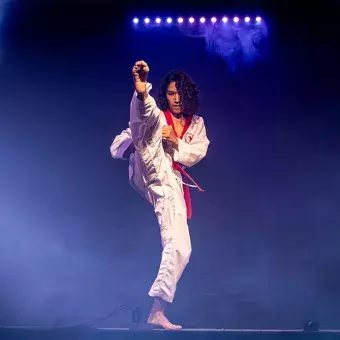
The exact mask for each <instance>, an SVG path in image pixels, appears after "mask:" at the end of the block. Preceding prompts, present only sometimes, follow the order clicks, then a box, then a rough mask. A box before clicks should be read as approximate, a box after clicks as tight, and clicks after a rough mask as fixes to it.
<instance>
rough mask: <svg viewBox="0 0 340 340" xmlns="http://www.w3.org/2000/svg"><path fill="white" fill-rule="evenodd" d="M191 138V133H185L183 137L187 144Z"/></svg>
mask: <svg viewBox="0 0 340 340" xmlns="http://www.w3.org/2000/svg"><path fill="white" fill-rule="evenodd" d="M192 138H193V135H192V134H191V133H187V134H186V135H185V137H184V141H185V142H186V143H188V144H189V143H190V142H191V141H192Z"/></svg>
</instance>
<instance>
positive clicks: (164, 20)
mask: <svg viewBox="0 0 340 340" xmlns="http://www.w3.org/2000/svg"><path fill="white" fill-rule="evenodd" d="M241 19H242V18H240V17H238V16H234V17H232V22H233V23H234V24H240V23H241ZM242 20H243V21H244V22H245V23H247V24H260V23H261V21H262V18H261V17H260V16H256V17H253V18H251V17H250V16H245V17H244V18H243V19H242ZM196 21H197V22H198V23H199V24H209V21H210V22H211V23H212V24H215V23H216V24H217V23H223V24H226V23H228V22H229V18H228V17H227V16H223V17H220V18H219V17H215V16H213V17H211V18H210V19H209V20H207V18H206V17H204V16H201V17H198V18H197V20H196V18H195V17H193V16H191V17H188V18H184V17H177V18H175V20H174V19H173V18H171V17H164V18H161V17H155V18H154V19H152V20H151V19H150V18H149V17H145V18H144V19H143V20H140V18H137V17H134V18H133V19H132V22H133V24H134V25H135V26H138V25H139V24H141V25H143V24H144V25H147V26H150V27H152V26H153V25H154V24H153V25H152V24H151V22H153V23H156V24H157V26H160V25H161V24H162V23H163V24H167V25H169V24H176V23H178V24H185V23H189V24H190V25H194V24H195V23H196Z"/></svg>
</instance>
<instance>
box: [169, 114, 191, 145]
mask: <svg viewBox="0 0 340 340" xmlns="http://www.w3.org/2000/svg"><path fill="white" fill-rule="evenodd" d="M164 115H165V119H166V122H167V124H168V125H170V126H172V128H173V130H174V132H175V134H176V137H177V138H180V139H182V138H183V136H184V135H185V133H186V132H187V130H188V129H189V126H190V124H191V120H192V116H189V117H187V118H184V119H185V123H184V128H183V131H182V133H181V135H180V136H178V135H177V132H176V129H175V124H174V120H173V119H172V113H171V111H170V110H169V109H168V110H165V111H164Z"/></svg>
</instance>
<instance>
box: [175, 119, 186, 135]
mask: <svg viewBox="0 0 340 340" xmlns="http://www.w3.org/2000/svg"><path fill="white" fill-rule="evenodd" d="M173 124H174V128H175V132H176V135H177V137H180V136H182V133H183V131H184V123H181V122H180V121H174V123H173Z"/></svg>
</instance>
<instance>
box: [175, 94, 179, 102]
mask: <svg viewBox="0 0 340 340" xmlns="http://www.w3.org/2000/svg"><path fill="white" fill-rule="evenodd" d="M179 102H180V98H179V94H178V93H176V94H175V103H176V104H179Z"/></svg>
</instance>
